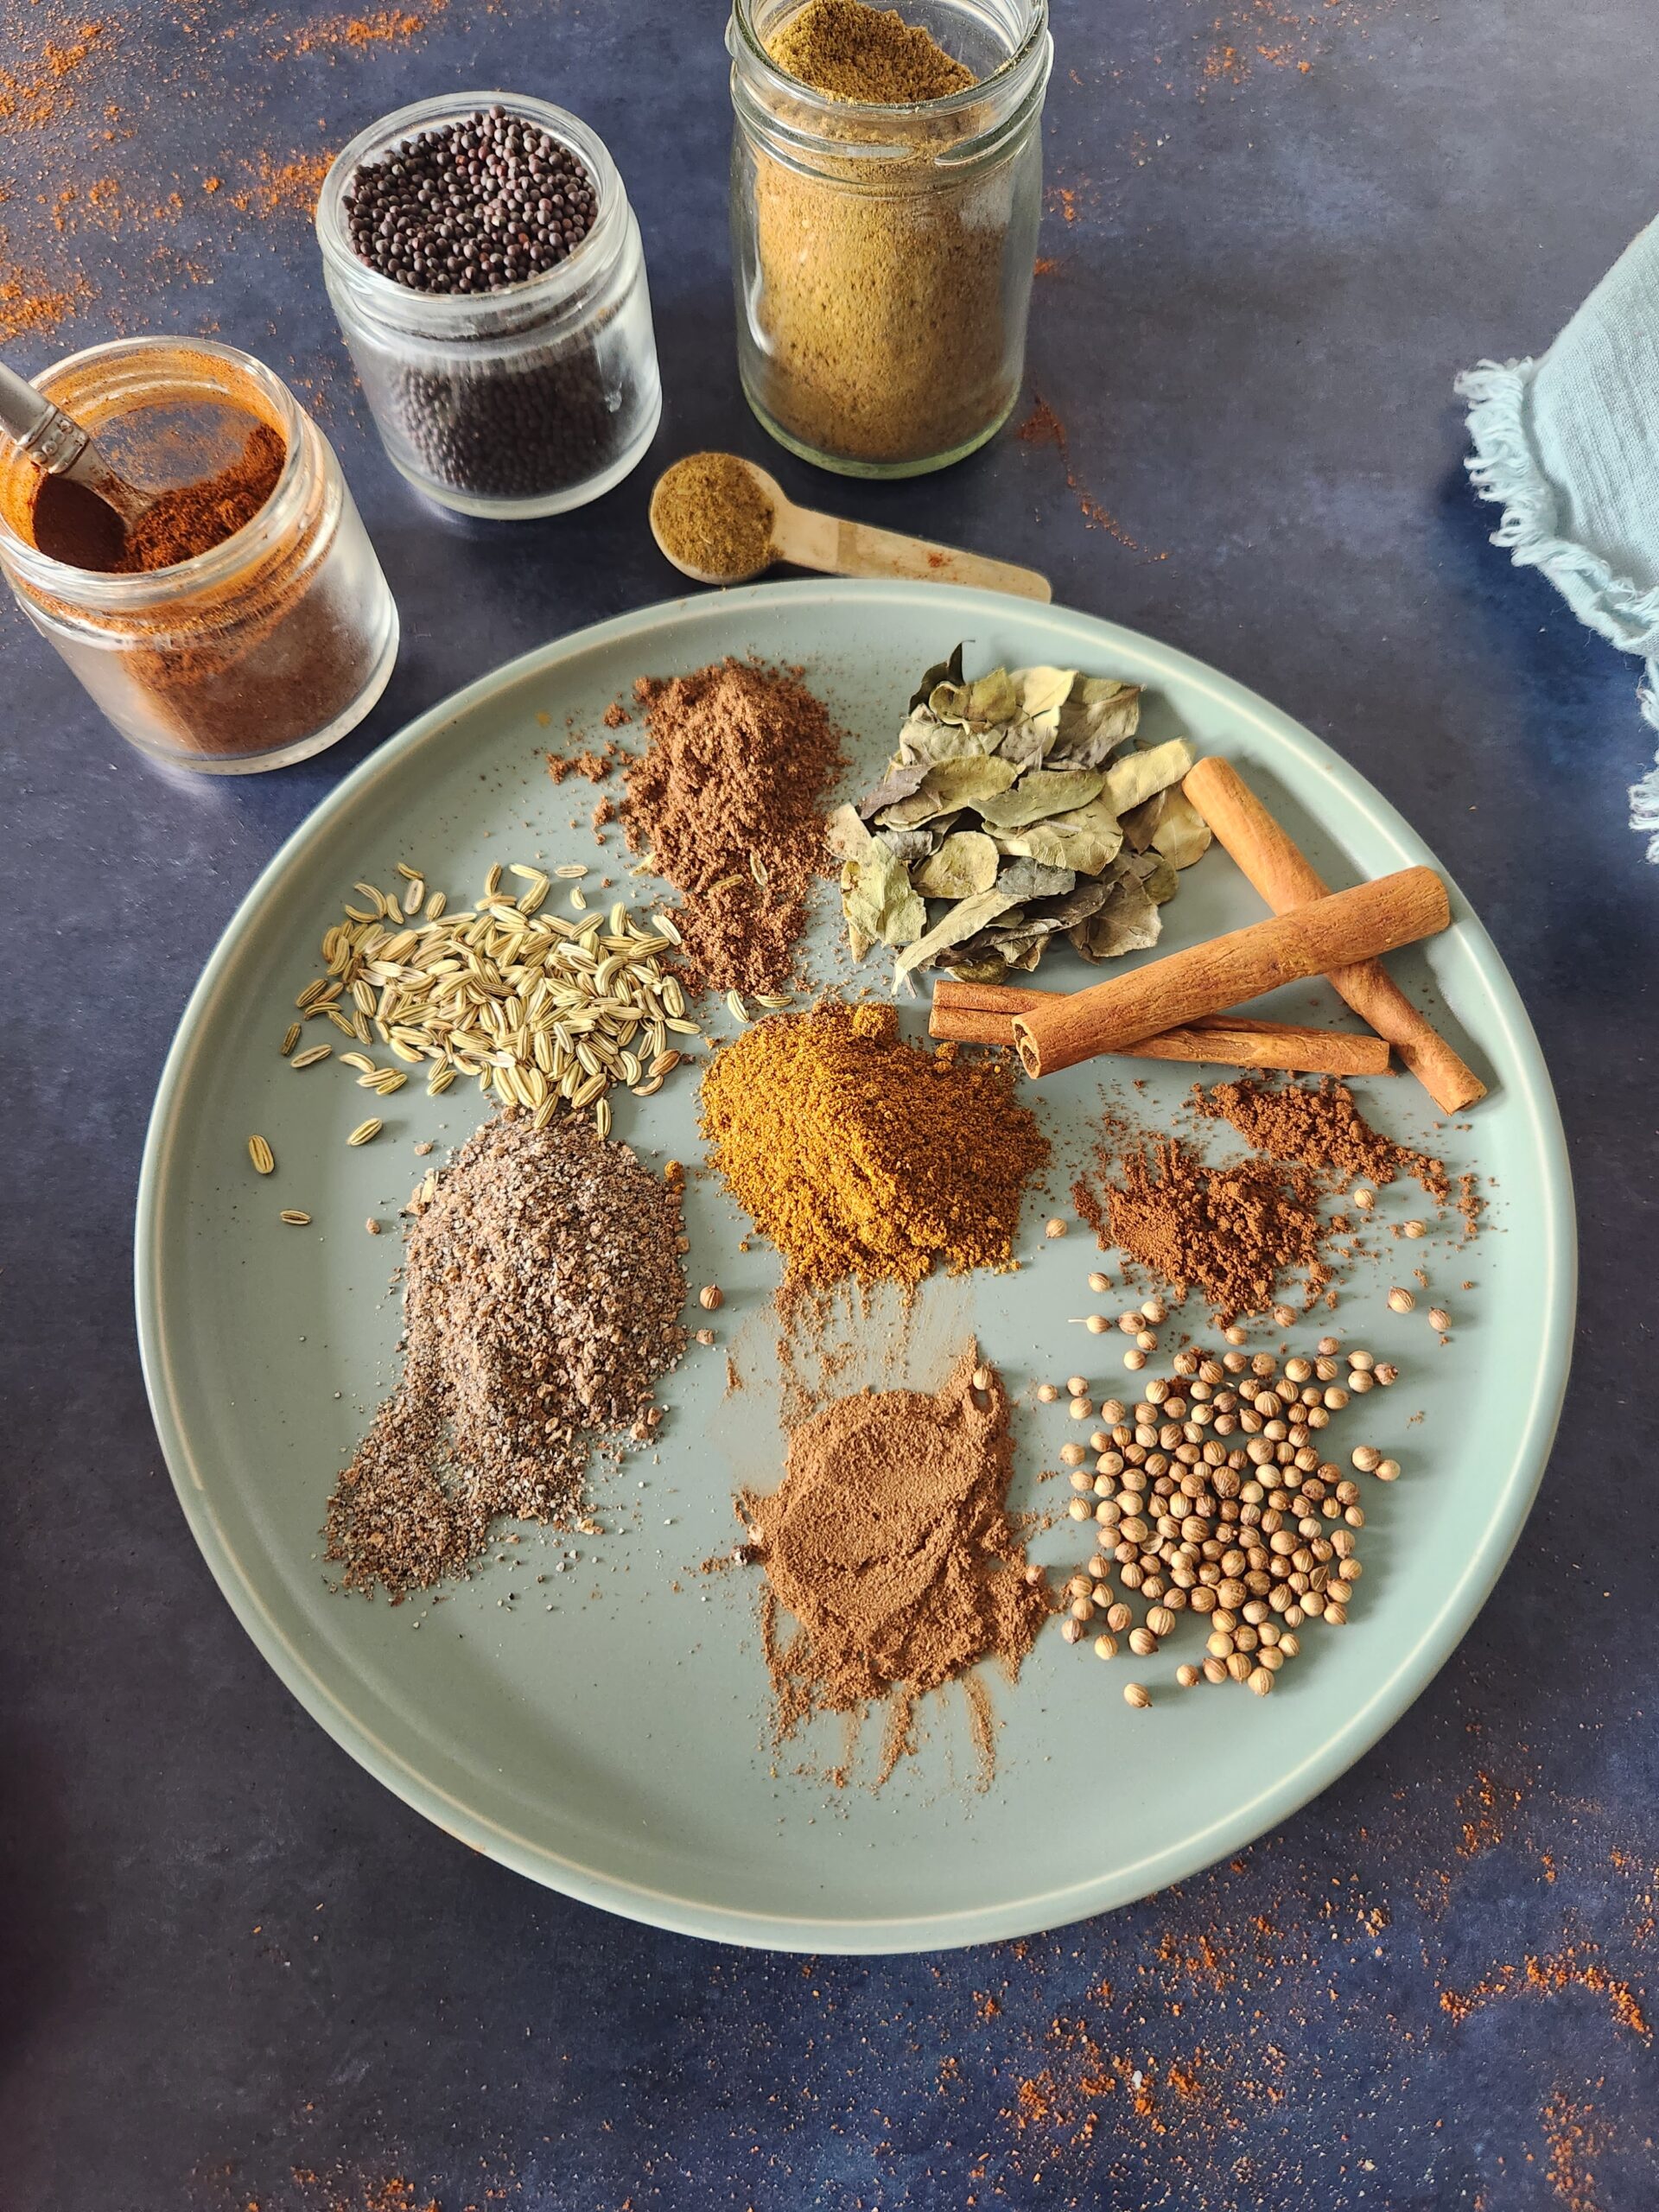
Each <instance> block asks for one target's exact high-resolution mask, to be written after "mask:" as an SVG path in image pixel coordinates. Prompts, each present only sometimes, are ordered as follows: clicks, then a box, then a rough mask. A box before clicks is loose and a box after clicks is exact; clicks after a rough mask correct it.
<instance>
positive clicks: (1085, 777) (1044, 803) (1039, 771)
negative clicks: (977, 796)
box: [979, 768, 1106, 829]
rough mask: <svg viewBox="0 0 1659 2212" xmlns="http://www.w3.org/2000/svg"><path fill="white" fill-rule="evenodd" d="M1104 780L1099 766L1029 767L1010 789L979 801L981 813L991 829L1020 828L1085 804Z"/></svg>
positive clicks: (1099, 789)
mask: <svg viewBox="0 0 1659 2212" xmlns="http://www.w3.org/2000/svg"><path fill="white" fill-rule="evenodd" d="M1105 782H1106V775H1105V772H1104V771H1103V769H1098V768H1072V769H1061V770H1059V771H1058V772H1055V771H1052V770H1050V769H1047V768H1028V769H1027V771H1026V772H1025V774H1024V775H1023V776H1021V777H1020V780H1019V782H1018V783H1017V784H1015V785H1014V786H1013V788H1012V789H1011V790H1007V791H1004V793H1003V795H1002V796H1001V798H992V799H990V800H988V802H986V803H985V804H982V805H981V807H980V810H979V811H980V816H981V817H982V820H983V821H985V822H986V823H988V824H989V825H990V827H991V828H992V829H1024V828H1025V826H1026V825H1027V823H1032V822H1046V821H1047V820H1048V819H1049V818H1050V817H1052V816H1053V815H1056V814H1069V813H1070V812H1071V810H1073V809H1074V808H1076V807H1079V806H1087V805H1088V804H1089V802H1090V799H1092V798H1098V797H1099V796H1100V793H1101V791H1102V789H1103V786H1104V785H1105Z"/></svg>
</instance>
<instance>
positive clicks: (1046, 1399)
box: [1037, 1383, 1060, 1406]
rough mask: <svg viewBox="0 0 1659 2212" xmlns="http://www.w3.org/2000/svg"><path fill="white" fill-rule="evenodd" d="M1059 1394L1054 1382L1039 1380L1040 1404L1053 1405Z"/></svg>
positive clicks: (1038, 1393) (1038, 1394) (1038, 1399)
mask: <svg viewBox="0 0 1659 2212" xmlns="http://www.w3.org/2000/svg"><path fill="white" fill-rule="evenodd" d="M1059 1395H1060V1394H1059V1392H1058V1390H1057V1389H1055V1388H1054V1385H1053V1384H1052V1383H1039V1384H1038V1385H1037V1402H1038V1404H1039V1405H1042V1406H1052V1404H1053V1402H1054V1401H1055V1400H1056V1398H1058V1396H1059Z"/></svg>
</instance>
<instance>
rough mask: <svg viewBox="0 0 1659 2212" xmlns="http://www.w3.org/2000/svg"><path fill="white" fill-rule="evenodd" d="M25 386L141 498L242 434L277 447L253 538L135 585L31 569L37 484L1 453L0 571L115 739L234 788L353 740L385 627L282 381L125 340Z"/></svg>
mask: <svg viewBox="0 0 1659 2212" xmlns="http://www.w3.org/2000/svg"><path fill="white" fill-rule="evenodd" d="M35 384H36V385H37V386H38V387H39V389H40V390H41V391H43V392H45V393H46V395H47V397H48V398H50V399H53V400H55V401H56V403H57V404H58V405H59V406H60V407H62V408H64V409H66V410H67V411H68V412H69V413H70V414H71V415H73V416H75V418H76V419H77V421H79V422H80V423H84V424H85V425H86V428H87V429H89V430H91V431H92V433H93V435H95V436H96V437H97V439H98V441H99V445H100V446H101V447H103V448H104V449H105V451H106V452H107V454H109V456H110V458H111V461H113V462H114V464H115V466H116V467H117V468H118V470H119V471H120V472H121V474H124V476H126V477H127V478H128V479H129V480H130V481H131V482H133V483H135V484H137V485H138V486H140V487H141V488H143V489H144V490H146V491H163V490H167V489H170V488H171V487H173V486H177V485H181V484H188V483H193V482H195V481H198V480H200V479H201V478H202V477H204V476H207V475H211V474H214V473H215V472H216V471H218V470H219V469H220V468H223V467H226V465H227V464H229V463H230V462H232V461H234V460H235V459H236V458H237V457H238V454H239V453H240V452H241V450H242V448H243V446H244V443H245V441H246V439H247V436H248V435H249V433H250V432H251V430H252V429H254V427H255V426H256V425H257V424H260V423H263V424H264V425H265V426H266V427H267V428H268V429H271V430H274V431H276V432H277V434H278V435H280V437H281V438H282V440H283V446H284V448H285V453H284V457H283V462H282V465H281V469H280V473H279V474H278V475H277V482H276V485H275V486H274V487H273V488H272V491H271V493H270V497H269V498H268V499H266V501H265V504H264V506H263V507H261V508H260V510H259V512H257V514H256V515H255V516H254V517H253V518H252V519H251V521H250V522H248V523H246V524H244V526H243V527H242V528H241V529H240V530H238V531H234V532H233V533H232V536H231V537H227V538H225V539H224V540H222V542H221V543H219V544H218V545H215V546H213V547H210V549H209V550H207V552H205V553H199V554H197V555H196V556H194V558H193V559H190V560H187V561H180V562H177V563H174V564H173V565H172V566H171V567H169V568H163V569H152V570H150V571H149V572H148V573H146V574H141V575H112V574H106V573H105V572H103V571H101V570H92V569H79V568H72V567H70V566H69V565H67V563H64V562H61V561H55V560H53V559H51V558H50V557H49V556H48V555H46V554H44V553H42V552H41V550H39V548H38V547H37V546H36V545H35V543H34V541H33V538H32V537H31V535H30V531H29V513H30V511H31V508H32V505H33V501H34V496H35V488H36V486H37V485H38V482H39V476H38V473H37V472H36V470H35V468H34V467H32V466H31V465H30V464H29V462H27V461H22V460H21V459H19V458H18V457H17V456H16V454H15V452H10V451H9V452H8V453H7V454H0V569H4V571H5V575H6V580H7V582H9V583H10V586H11V588H12V591H13V593H14V594H15V595H16V600H17V603H18V605H19V606H20V607H22V610H23V612H24V613H25V614H27V615H28V617H29V620H30V621H31V622H32V623H33V624H34V625H35V628H36V629H37V630H39V631H40V632H41V633H42V635H43V636H45V637H47V638H48V639H50V640H51V642H52V643H53V645H55V646H56V648H57V650H58V652H60V654H61V655H62V656H63V658H64V659H65V660H66V661H67V663H68V664H69V667H70V668H71V669H72V670H73V672H74V674H75V675H76V676H77V677H79V679H80V682H81V683H83V684H84V685H85V686H86V690H88V691H89V692H90V693H91V694H92V697H93V698H94V699H95V700H96V701H97V702H98V704H99V706H100V707H101V708H102V709H103V710H104V712H105V714H106V715H108V716H109V718H110V720H111V721H112V722H113V723H114V724H115V726H116V728H118V730H119V731H120V732H121V734H122V735H123V736H124V737H125V738H128V739H130V741H131V742H132V743H133V744H134V745H136V746H137V747H138V750H139V751H140V752H141V753H147V754H149V756H150V757H151V758H152V759H153V760H162V761H168V762H172V763H177V764H180V765H182V766H186V767H189V768H196V769H202V770H205V771H207V772H208V773H209V774H213V775H221V776H236V775H246V774H249V773H251V772H254V771H256V770H257V769H262V768H280V767H283V766H286V764H287V763H288V762H289V761H291V760H304V759H306V758H307V756H308V754H310V753H320V752H321V750H322V749H323V747H325V746H328V745H332V744H334V741H335V740H336V739H337V738H340V737H343V736H344V735H345V734H346V731H347V730H349V729H352V728H355V727H356V725H357V724H358V723H359V721H362V719H363V717H364V715H366V714H367V713H368V711H369V709H370V708H371V707H372V706H373V704H374V702H375V701H376V700H377V699H378V697H379V696H380V694H381V692H382V691H383V690H385V683H386V679H387V677H389V676H390V675H391V667H392V663H393V662H394V661H395V660H396V658H397V607H396V606H395V605H394V604H393V601H392V596H391V592H390V591H389V590H388V588H387V587H386V580H385V576H384V575H382V573H381V569H380V563H379V562H378V560H377V559H376V557H375V552H374V548H373V547H372V545H371V544H370V543H369V539H368V534H367V532H366V531H365V529H364V527H363V524H362V520H361V518H360V517H359V514H358V512H357V508H356V506H355V505H354V504H353V499H352V495H351V493H350V492H349V491H348V490H347V489H346V480H345V478H344V477H343V476H342V475H341V474H340V463H339V461H337V460H336V458H335V456H334V448H333V447H332V446H331V445H330V444H329V443H328V441H327V438H325V437H324V436H323V435H322V433H321V430H320V429H318V428H317V426H316V424H315V423H314V422H313V421H312V420H311V418H310V416H308V414H307V413H306V412H305V410H304V409H303V408H302V406H301V405H300V404H299V402H298V401H297V400H296V398H295V397H294V395H293V393H292V392H291V391H289V389H288V387H287V385H285V384H283V381H282V379H281V378H279V377H277V376H274V375H273V374H272V373H271V372H270V370H269V369H268V368H266V367H265V366H264V365H263V364H262V363H261V362H258V361H256V360H255V359H253V358H252V356H251V354H247V353H238V351H237V350H236V348H235V347H234V346H221V345H218V344H216V343H214V342H213V340H209V339H205V338H132V339H118V340H116V341H115V342H114V343H112V344H111V345H106V346H92V347H91V348H89V349H88V350H87V351H86V352H85V353H74V354H72V355H71V356H70V357H69V359H67V360H64V361H60V362H59V363H58V364H57V365H56V366H55V367H54V368H50V369H48V370H47V371H46V372H45V373H44V374H43V375H41V376H39V377H37V378H35Z"/></svg>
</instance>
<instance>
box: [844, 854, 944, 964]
mask: <svg viewBox="0 0 1659 2212" xmlns="http://www.w3.org/2000/svg"><path fill="white" fill-rule="evenodd" d="M847 873H848V874H849V875H850V876H851V878H852V881H851V883H850V884H849V887H847V889H846V890H845V891H843V892H842V898H841V904H842V912H843V913H845V915H846V917H847V925H848V927H849V929H850V930H856V931H859V932H860V934H861V936H863V937H866V938H871V939H873V940H875V941H877V942H879V943H880V944H892V945H903V944H914V942H915V941H916V939H917V938H918V937H920V935H921V934H922V932H923V931H924V930H925V928H926V927H927V907H926V906H925V903H924V901H923V899H922V897H921V894H920V893H918V892H917V891H914V890H912V887H911V881H910V871H909V869H908V868H906V866H905V863H904V862H903V861H901V860H900V859H899V855H897V854H896V853H893V852H890V851H889V850H888V849H887V846H885V845H884V844H882V843H881V842H880V839H879V838H873V839H872V840H871V841H870V843H869V844H868V846H867V847H866V848H865V849H864V851H863V852H861V854H860V855H858V856H857V858H856V859H855V860H850V861H848V863H847Z"/></svg>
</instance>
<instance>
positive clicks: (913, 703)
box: [910, 645, 962, 715]
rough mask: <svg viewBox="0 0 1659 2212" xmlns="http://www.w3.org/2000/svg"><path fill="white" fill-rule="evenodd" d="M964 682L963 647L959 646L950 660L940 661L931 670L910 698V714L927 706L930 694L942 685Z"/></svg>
mask: <svg viewBox="0 0 1659 2212" xmlns="http://www.w3.org/2000/svg"><path fill="white" fill-rule="evenodd" d="M961 681H962V647H961V646H960V645H958V646H957V648H956V650H955V652H952V654H951V656H950V659H949V660H942V661H940V662H939V663H938V665H937V666H935V667H933V668H930V669H929V670H928V671H927V674H926V675H925V677H923V678H922V680H921V682H920V683H918V685H917V687H916V689H915V690H914V691H912V693H911V696H910V712H911V713H912V715H913V714H914V713H915V711H916V709H917V708H918V707H925V705H926V704H927V699H928V694H929V693H930V692H931V690H933V689H934V688H935V686H936V685H938V684H940V683H961Z"/></svg>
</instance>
